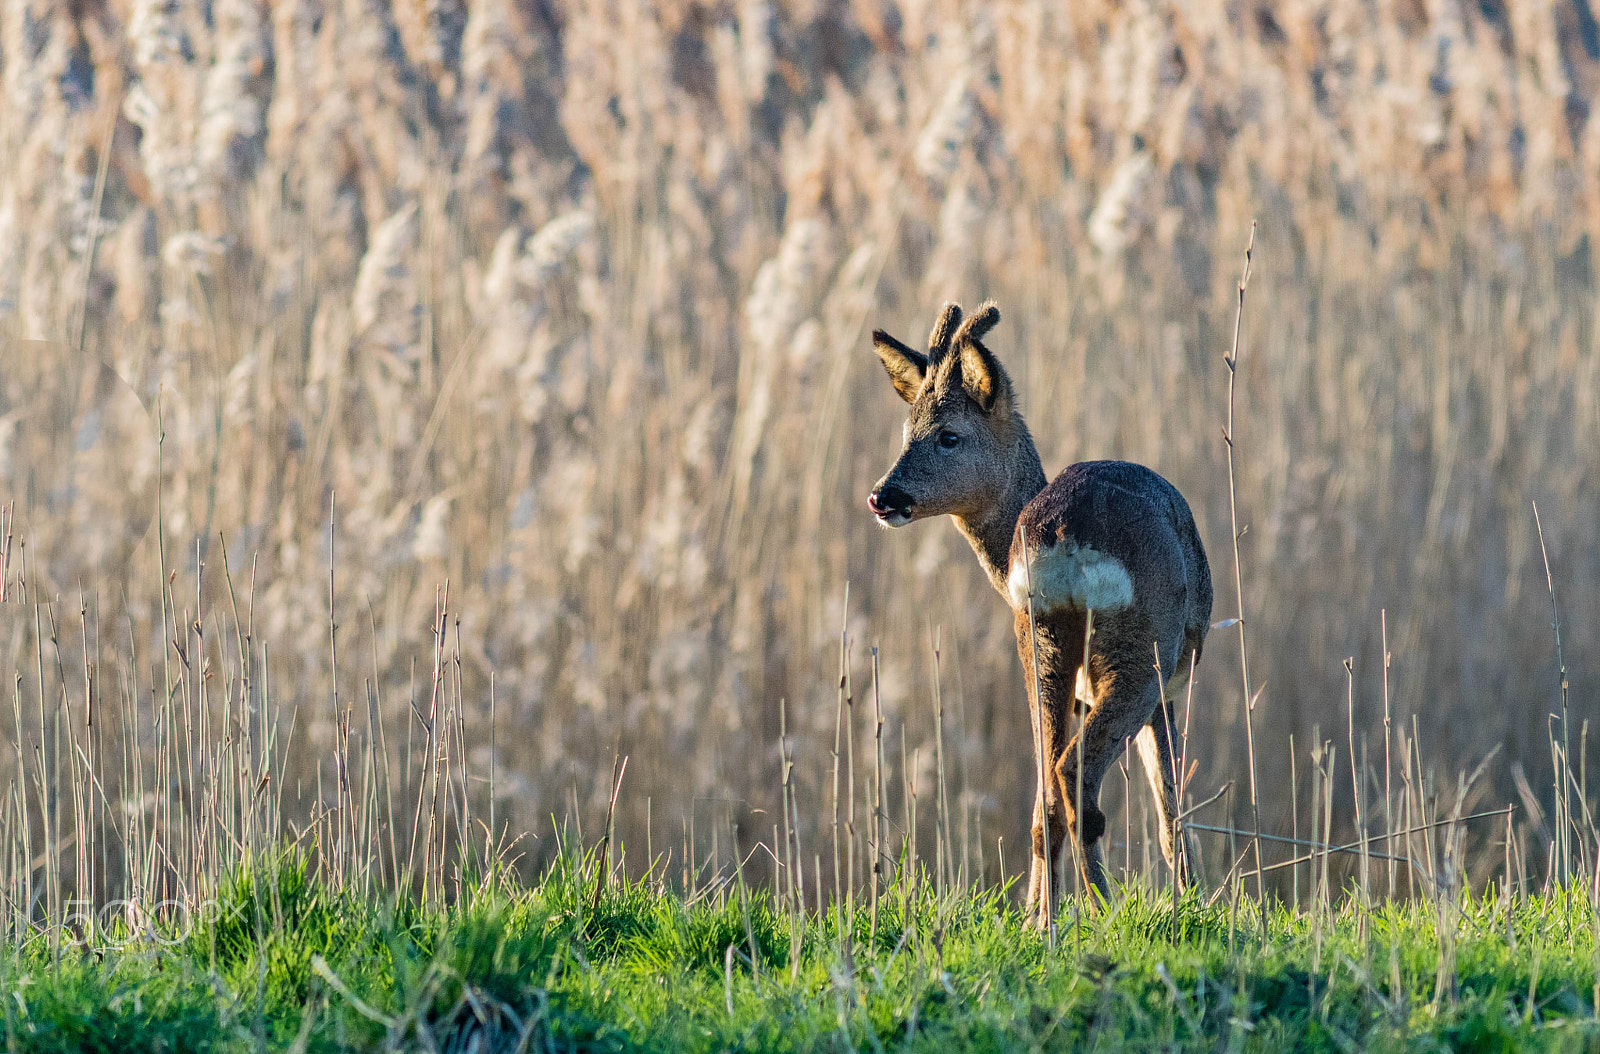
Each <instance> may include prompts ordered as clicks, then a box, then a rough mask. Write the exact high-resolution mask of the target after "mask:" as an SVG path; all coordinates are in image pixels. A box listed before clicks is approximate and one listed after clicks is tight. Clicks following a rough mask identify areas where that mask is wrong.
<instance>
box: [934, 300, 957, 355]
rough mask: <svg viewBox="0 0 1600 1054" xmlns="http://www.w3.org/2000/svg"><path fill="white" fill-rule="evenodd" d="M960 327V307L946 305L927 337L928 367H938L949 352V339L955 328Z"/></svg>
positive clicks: (953, 304)
mask: <svg viewBox="0 0 1600 1054" xmlns="http://www.w3.org/2000/svg"><path fill="white" fill-rule="evenodd" d="M960 325H961V305H960V304H955V303H947V304H945V306H944V308H943V309H942V310H941V311H940V312H939V321H937V322H935V323H934V324H933V332H932V333H930V334H929V335H928V365H929V366H930V367H932V366H935V365H938V363H939V362H940V361H941V360H942V359H943V358H944V357H945V353H946V352H948V351H949V350H950V339H951V337H953V336H954V335H955V332H956V328H957V327H958V326H960Z"/></svg>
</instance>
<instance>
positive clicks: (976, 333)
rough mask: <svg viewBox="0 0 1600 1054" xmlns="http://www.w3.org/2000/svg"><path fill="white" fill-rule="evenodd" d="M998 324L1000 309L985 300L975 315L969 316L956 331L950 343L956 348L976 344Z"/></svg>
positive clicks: (991, 301) (990, 301) (992, 302)
mask: <svg viewBox="0 0 1600 1054" xmlns="http://www.w3.org/2000/svg"><path fill="white" fill-rule="evenodd" d="M999 324H1000V309H999V308H998V307H996V306H995V303H994V301H993V300H985V301H984V302H983V306H982V307H980V308H978V311H977V313H976V314H974V315H969V316H968V317H967V320H966V321H965V322H963V323H961V328H960V329H958V330H956V334H955V338H954V340H953V341H952V343H953V344H955V346H957V347H960V346H961V345H963V344H967V343H973V344H976V343H977V342H978V341H980V340H982V339H983V337H984V335H985V334H986V333H988V332H989V331H990V330H991V329H993V328H994V327H995V326H997V325H999Z"/></svg>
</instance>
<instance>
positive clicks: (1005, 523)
mask: <svg viewBox="0 0 1600 1054" xmlns="http://www.w3.org/2000/svg"><path fill="white" fill-rule="evenodd" d="M1015 424H1016V446H1015V448H1014V451H1013V454H1012V457H1011V460H1010V462H1009V463H1008V464H1007V465H1006V466H1005V473H1006V478H1005V485H1004V487H1003V489H1002V490H1001V493H1000V499H999V500H998V501H996V502H995V503H994V504H993V505H991V506H990V507H988V508H987V509H985V510H984V511H983V513H982V514H981V515H979V516H976V517H963V516H957V517H955V521H956V526H957V527H958V528H960V530H961V533H962V534H963V535H965V536H966V539H967V542H968V544H970V545H971V546H972V551H973V552H974V553H976V554H978V563H980V564H982V565H983V570H984V573H985V574H987V575H988V576H989V581H990V583H991V584H993V586H994V587H995V589H996V590H998V591H999V593H1000V595H1001V596H1003V597H1005V598H1006V602H1007V603H1010V601H1011V593H1010V587H1009V586H1008V585H1007V584H1006V579H1007V577H1008V576H1009V575H1010V573H1011V536H1012V535H1013V534H1014V533H1016V529H1017V518H1018V517H1019V516H1021V515H1022V510H1023V508H1025V507H1026V506H1027V504H1028V502H1030V501H1032V500H1033V499H1034V497H1035V496H1036V495H1037V494H1038V493H1039V492H1040V491H1041V490H1044V486H1045V483H1046V480H1045V475H1044V465H1043V464H1041V463H1040V461H1039V451H1038V449H1037V448H1035V447H1034V445H1033V437H1032V436H1030V435H1029V434H1028V429H1027V426H1026V425H1024V424H1023V423H1022V418H1021V416H1020V415H1019V416H1018V417H1017V418H1016V419H1015Z"/></svg>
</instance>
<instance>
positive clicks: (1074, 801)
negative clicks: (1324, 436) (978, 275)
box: [868, 304, 1212, 921]
mask: <svg viewBox="0 0 1600 1054" xmlns="http://www.w3.org/2000/svg"><path fill="white" fill-rule="evenodd" d="M998 321H999V312H998V311H997V310H996V309H995V308H994V306H993V305H985V306H984V307H983V308H982V309H981V310H980V311H979V312H978V313H977V314H975V315H973V316H971V317H970V318H968V319H966V321H965V322H964V323H963V322H962V315H961V309H960V308H959V307H956V306H955V305H953V304H951V305H946V307H945V309H944V311H943V312H942V314H941V315H940V318H939V321H938V323H937V324H936V325H935V327H934V331H933V335H932V337H931V338H930V341H929V345H930V347H929V352H928V354H927V355H923V354H921V353H919V352H916V351H914V350H912V349H911V348H909V347H907V346H906V345H904V344H901V343H900V342H899V341H897V340H895V339H894V338H893V337H890V336H889V335H888V334H886V333H883V332H881V331H880V332H877V333H875V334H874V335H873V337H874V344H875V347H876V350H877V352H878V355H879V357H880V359H882V361H883V363H884V366H885V368H886V369H887V370H888V371H889V377H890V380H891V381H892V382H893V383H894V385H895V388H896V389H897V390H898V391H899V392H900V395H901V396H902V398H904V399H905V400H906V401H907V402H908V403H910V404H911V413H910V416H909V418H908V420H907V422H906V428H905V447H904V449H903V451H902V453H901V455H900V458H899V460H898V461H897V462H896V463H895V465H894V467H893V468H891V469H890V470H889V472H888V474H887V475H885V476H884V478H883V479H882V480H880V481H879V482H878V485H877V486H876V487H874V488H873V491H872V494H871V495H870V497H869V498H868V505H869V507H870V508H871V509H872V511H873V513H874V514H876V515H877V517H878V519H879V520H880V521H881V522H883V523H884V524H886V525H888V526H891V527H898V526H903V525H905V524H907V523H910V522H912V521H913V520H916V519H923V518H926V517H928V516H934V515H940V514H946V513H947V514H949V515H951V516H952V517H954V519H955V520H956V525H957V527H959V528H960V530H961V532H962V534H964V535H965V536H966V538H967V540H968V542H970V543H971V545H972V549H973V551H974V552H975V553H976V554H977V556H978V560H979V563H981V564H982V565H983V568H984V570H985V572H986V573H987V574H988V576H989V580H990V581H991V582H992V583H993V584H994V587H995V589H996V590H997V591H998V592H999V593H1000V595H1001V596H1002V597H1004V598H1005V600H1006V603H1007V604H1008V605H1009V606H1010V607H1011V609H1012V612H1013V617H1014V622H1015V629H1016V636H1017V651H1018V655H1019V656H1020V658H1021V660H1022V669H1023V675H1024V679H1025V681H1026V682H1027V686H1028V694H1029V703H1030V706H1032V707H1034V708H1035V709H1034V712H1033V714H1032V717H1033V719H1034V720H1033V722H1032V727H1033V728H1034V739H1035V743H1034V749H1035V751H1036V757H1040V756H1041V755H1042V763H1041V764H1040V765H1039V766H1038V771H1040V772H1041V773H1042V782H1043V786H1042V788H1039V793H1037V794H1036V795H1035V806H1034V814H1035V815H1034V819H1033V861H1032V868H1031V871H1030V879H1029V887H1028V907H1029V909H1030V910H1031V911H1034V912H1037V913H1038V918H1039V919H1040V921H1043V920H1044V919H1046V918H1047V917H1048V914H1049V909H1050V907H1051V905H1050V904H1049V903H1048V901H1047V899H1046V891H1047V890H1048V891H1051V892H1052V893H1059V892H1061V891H1062V889H1063V887H1064V883H1063V881H1062V878H1063V873H1064V872H1065V869H1066V866H1067V863H1068V861H1070V860H1072V859H1073V857H1074V856H1076V857H1077V859H1078V861H1079V864H1080V866H1081V870H1082V875H1083V878H1084V880H1085V881H1086V882H1087V883H1088V884H1089V885H1090V886H1092V887H1094V888H1095V889H1097V890H1099V892H1100V894H1101V895H1102V896H1103V897H1108V896H1109V895H1110V886H1109V883H1108V881H1107V879H1106V874H1105V868H1104V865H1103V863H1102V861H1101V854H1100V848H1099V844H1098V843H1099V839H1100V837H1101V835H1102V834H1103V833H1104V831H1105V815H1104V813H1102V812H1101V811H1100V808H1099V804H1098V802H1099V797H1100V784H1101V781H1102V780H1103V778H1104V777H1105V774H1106V772H1107V770H1108V769H1109V768H1110V767H1111V765H1112V764H1114V763H1115V762H1116V760H1117V758H1118V757H1120V756H1121V753H1122V750H1123V745H1124V743H1125V742H1126V741H1127V740H1128V739H1129V738H1133V739H1134V740H1135V742H1136V743H1137V745H1138V748H1139V754H1140V758H1141V761H1142V762H1143V764H1144V768H1145V772H1146V775H1147V776H1148V777H1149V782H1150V786H1151V790H1152V792H1153V794H1154V796H1155V800H1156V807H1157V811H1158V812H1159V814H1160V820H1161V822H1160V830H1161V849H1162V854H1163V855H1164V856H1165V857H1166V859H1167V862H1168V864H1169V865H1171V866H1172V868H1173V871H1174V876H1175V879H1176V880H1177V881H1178V882H1179V883H1180V884H1181V883H1186V882H1188V881H1189V880H1190V877H1191V876H1190V866H1191V864H1190V861H1191V859H1192V853H1191V852H1190V851H1188V847H1187V846H1175V845H1174V844H1173V838H1172V833H1173V821H1174V818H1175V814H1176V808H1177V804H1176V793H1175V783H1176V780H1175V775H1176V765H1175V762H1174V760H1173V745H1174V743H1175V742H1176V739H1177V737H1176V728H1175V724H1174V720H1173V717H1174V709H1173V705H1172V703H1173V700H1174V699H1176V698H1181V690H1182V686H1183V684H1184V682H1185V681H1186V680H1187V677H1188V674H1189V670H1190V668H1191V665H1192V663H1193V662H1194V661H1195V660H1197V659H1198V658H1199V655H1200V651H1201V647H1202V645H1203V643H1204V640H1205V634H1206V629H1207V627H1208V626H1209V624H1210V616H1211V599H1212V593H1211V573H1210V569H1209V566H1208V564H1207V561H1206V554H1205V549H1204V547H1203V546H1202V544H1201V542H1200V535H1199V532H1198V531H1197V529H1196V527H1195V523H1194V516H1193V515H1192V513H1191V512H1190V510H1189V506H1188V504H1187V503H1186V502H1185V501H1184V499H1183V496H1182V495H1181V494H1179V493H1178V491H1177V489H1176V488H1174V487H1173V486H1172V484H1170V483H1168V482H1167V481H1166V480H1165V479H1162V478H1161V477H1160V476H1159V475H1157V474H1156V473H1154V472H1152V471H1151V470H1149V469H1147V468H1144V467H1142V466H1140V465H1134V464H1130V463H1128V462H1124V461H1090V462H1083V463H1080V464H1076V465H1072V466H1070V467H1069V468H1067V469H1066V470H1064V471H1063V472H1062V473H1061V474H1060V475H1059V476H1057V477H1056V479H1055V480H1054V481H1053V482H1050V483H1048V485H1047V484H1046V480H1045V474H1044V470H1043V467H1042V465H1041V464H1040V461H1039V455H1038V452H1037V450H1036V448H1035V447H1034V444H1033V440H1032V437H1031V436H1030V435H1029V433H1028V429H1027V426H1026V425H1025V424H1024V423H1023V421H1022V417H1021V414H1020V413H1019V412H1018V411H1017V408H1016V401H1015V396H1014V393H1013V392H1012V388H1011V381H1010V379H1009V377H1008V376H1007V375H1006V373H1005V370H1004V368H1003V367H1001V365H1000V363H999V361H998V360H997V359H996V358H995V357H994V355H993V354H992V353H991V352H990V351H989V350H988V349H987V348H986V347H984V345H983V343H982V337H983V336H984V334H986V333H987V332H988V331H989V330H990V329H992V328H993V326H994V325H995V323H996V322H998ZM1030 594H1031V595H1030ZM1030 610H1031V612H1032V614H1031V616H1030ZM1090 612H1092V616H1091V614H1090ZM1091 618H1092V626H1093V632H1092V635H1091V634H1089V633H1088V629H1089V626H1090V624H1091ZM1086 637H1087V659H1088V661H1087V664H1085V661H1084V660H1085V645H1086ZM1035 648H1037V652H1038V654H1037V656H1036V655H1035V654H1034V651H1035ZM1158 661H1159V676H1158V673H1157V663H1158ZM1035 670H1037V683H1035ZM1079 702H1081V703H1082V704H1084V705H1083V706H1082V707H1079V706H1077V705H1076V704H1077V703H1079ZM1085 709H1086V710H1087V713H1086V715H1085V717H1084V720H1083V721H1082V724H1081V728H1080V729H1079V731H1078V733H1077V734H1076V735H1071V736H1069V734H1068V733H1069V725H1070V724H1071V719H1070V715H1071V714H1072V713H1073V712H1074V711H1075V710H1077V711H1079V712H1082V711H1083V710H1085ZM1041 735H1042V742H1041V741H1040V737H1041ZM1080 739H1081V746H1080V742H1079V741H1080ZM1080 759H1081V764H1080ZM1080 788H1081V798H1080ZM1041 802H1042V809H1041V806H1040V803H1041ZM1069 828H1070V831H1069ZM1069 834H1070V836H1071V837H1072V838H1074V839H1075V840H1076V841H1077V843H1078V850H1077V852H1076V853H1074V851H1073V849H1072V848H1071V846H1069V844H1068V841H1067V839H1068V836H1069ZM1047 844H1048V846H1049V853H1048V857H1049V858H1050V859H1047V853H1046V845H1047ZM1047 883H1048V884H1047Z"/></svg>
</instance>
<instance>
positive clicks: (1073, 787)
mask: <svg viewBox="0 0 1600 1054" xmlns="http://www.w3.org/2000/svg"><path fill="white" fill-rule="evenodd" d="M1096 696H1097V698H1098V702H1097V703H1096V704H1095V705H1094V706H1093V707H1092V708H1091V709H1090V710H1089V715H1088V717H1087V718H1085V719H1084V722H1083V727H1082V729H1081V730H1080V731H1079V732H1078V734H1077V735H1074V736H1073V737H1072V739H1071V740H1069V741H1068V742H1067V744H1066V745H1065V746H1064V747H1063V748H1062V751H1061V753H1060V755H1059V756H1058V757H1057V759H1056V763H1055V772H1056V779H1057V781H1058V784H1059V788H1060V790H1059V793H1060V795H1061V797H1062V799H1063V801H1064V804H1065V812H1066V814H1067V823H1068V825H1069V826H1070V827H1071V829H1072V833H1073V836H1074V837H1075V838H1076V839H1077V842H1078V850H1079V862H1080V867H1081V870H1082V874H1083V880H1084V884H1085V886H1086V887H1090V888H1093V889H1095V890H1096V891H1098V892H1099V894H1100V896H1101V898H1102V899H1103V900H1104V901H1106V902H1107V903H1109V902H1110V900H1111V881H1110V879H1109V878H1108V877H1107V876H1106V869H1105V864H1104V862H1103V861H1102V860H1101V856H1100V836H1101V835H1103V834H1105V830H1106V815H1105V813H1103V812H1101V811H1100V783H1101V781H1102V780H1104V779H1105V774H1106V772H1107V771H1108V770H1109V769H1110V768H1111V766H1112V765H1114V764H1116V761H1117V758H1119V757H1121V755H1122V750H1123V747H1124V745H1125V744H1126V743H1127V741H1128V739H1129V737H1131V736H1133V735H1134V734H1135V733H1136V732H1138V731H1139V729H1140V728H1141V727H1143V726H1144V725H1145V724H1146V722H1148V721H1149V720H1150V714H1151V713H1152V712H1153V711H1154V710H1155V708H1156V707H1157V706H1158V705H1159V704H1160V701H1161V686H1160V684H1159V682H1157V681H1156V679H1155V677H1154V671H1153V670H1145V671H1143V673H1142V675H1141V673H1140V671H1139V670H1138V669H1137V668H1135V669H1133V670H1131V671H1123V672H1118V673H1115V674H1107V675H1105V676H1104V677H1103V678H1102V679H1101V683H1100V684H1099V685H1097V686H1096ZM1080 738H1081V740H1082V746H1081V749H1080V746H1079V740H1080ZM1080 757H1081V759H1082V767H1081V768H1080V767H1079V765H1080V760H1079V759H1080ZM1080 787H1081V788H1082V798H1081V800H1080V798H1079V788H1080Z"/></svg>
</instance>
